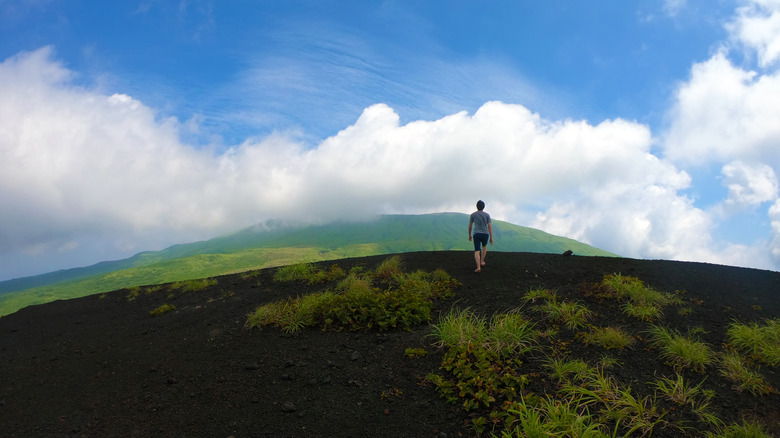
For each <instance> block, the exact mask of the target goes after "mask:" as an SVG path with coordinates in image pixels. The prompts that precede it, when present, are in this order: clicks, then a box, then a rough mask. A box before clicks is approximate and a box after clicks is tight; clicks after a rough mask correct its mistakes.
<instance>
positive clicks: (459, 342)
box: [431, 310, 536, 355]
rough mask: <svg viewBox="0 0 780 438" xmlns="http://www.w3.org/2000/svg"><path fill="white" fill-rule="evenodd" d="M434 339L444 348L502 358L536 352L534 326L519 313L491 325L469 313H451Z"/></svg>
mask: <svg viewBox="0 0 780 438" xmlns="http://www.w3.org/2000/svg"><path fill="white" fill-rule="evenodd" d="M431 335H432V336H433V337H434V338H436V339H437V341H436V344H437V345H439V346H441V347H450V348H452V347H468V346H474V347H476V348H480V349H485V350H489V351H491V352H492V353H495V354H498V355H509V354H523V353H526V352H528V351H531V350H532V349H533V348H534V344H535V339H536V332H535V331H534V330H533V325H532V324H531V323H530V322H529V321H527V320H526V319H525V318H523V316H522V315H520V314H519V313H517V312H511V313H504V314H498V315H495V316H494V317H493V318H491V319H490V321H488V320H486V319H485V318H484V317H481V316H479V315H475V314H474V313H472V312H470V311H469V310H451V311H450V313H449V314H448V315H446V316H445V317H444V318H442V319H441V320H440V321H439V323H438V324H434V325H433V328H432V333H431Z"/></svg>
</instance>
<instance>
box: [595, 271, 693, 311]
mask: <svg viewBox="0 0 780 438" xmlns="http://www.w3.org/2000/svg"><path fill="white" fill-rule="evenodd" d="M601 288H602V290H603V291H604V293H605V294H606V295H610V296H614V297H615V298H617V299H618V300H619V301H621V302H623V304H622V307H621V308H622V310H623V313H625V314H626V315H628V316H631V317H633V318H636V319H639V320H642V321H648V322H652V321H654V320H656V319H658V318H660V317H661V315H662V308H663V307H664V306H667V305H670V304H680V299H679V297H676V296H674V295H672V294H668V293H663V292H660V291H657V290H655V289H653V288H651V287H649V286H648V285H646V284H645V283H644V282H642V281H641V280H639V279H638V278H636V277H631V276H623V275H621V274H610V275H605V276H604V279H603V281H602V282H601Z"/></svg>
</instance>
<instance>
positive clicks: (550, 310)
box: [536, 300, 593, 330]
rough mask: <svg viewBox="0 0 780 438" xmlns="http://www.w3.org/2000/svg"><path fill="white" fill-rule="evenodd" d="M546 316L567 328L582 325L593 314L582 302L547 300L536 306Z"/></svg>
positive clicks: (575, 327)
mask: <svg viewBox="0 0 780 438" xmlns="http://www.w3.org/2000/svg"><path fill="white" fill-rule="evenodd" d="M536 309H537V310H539V311H540V312H543V313H544V314H545V315H547V317H548V318H549V319H550V320H552V321H554V322H556V323H559V324H563V325H564V326H566V327H567V328H569V329H572V330H574V329H577V328H580V327H584V326H585V323H586V322H587V321H588V320H589V319H590V318H591V317H592V316H593V313H592V312H591V311H590V310H588V308H587V307H585V306H583V305H582V304H579V303H576V302H573V301H561V302H558V301H557V300H549V301H547V302H546V303H545V304H543V305H542V306H540V307H537V308H536Z"/></svg>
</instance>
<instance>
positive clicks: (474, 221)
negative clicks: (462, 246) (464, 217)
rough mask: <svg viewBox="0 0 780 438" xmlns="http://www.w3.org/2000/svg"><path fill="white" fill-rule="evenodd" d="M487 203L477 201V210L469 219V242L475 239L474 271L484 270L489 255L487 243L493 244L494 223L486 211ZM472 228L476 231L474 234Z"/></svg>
mask: <svg viewBox="0 0 780 438" xmlns="http://www.w3.org/2000/svg"><path fill="white" fill-rule="evenodd" d="M484 210H485V203H484V202H482V201H481V200H480V201H477V211H475V212H474V213H471V218H470V219H469V242H471V240H472V238H473V239H474V261H475V262H477V269H476V270H474V272H482V267H483V266H485V255H487V244H488V240H490V244H491V245H492V244H493V225H492V224H491V223H490V215H489V214H487V213H486V212H485V211H484ZM472 229H473V231H474V233H473V234H472Z"/></svg>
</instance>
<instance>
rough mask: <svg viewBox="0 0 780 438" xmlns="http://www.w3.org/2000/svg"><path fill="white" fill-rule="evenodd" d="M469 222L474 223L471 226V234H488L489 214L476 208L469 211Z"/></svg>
mask: <svg viewBox="0 0 780 438" xmlns="http://www.w3.org/2000/svg"><path fill="white" fill-rule="evenodd" d="M470 221H471V222H470V223H472V224H474V226H473V227H472V228H471V234H472V235H474V234H490V230H488V224H489V223H490V215H489V214H487V213H485V212H484V211H480V210H477V211H475V212H474V213H471V219H470Z"/></svg>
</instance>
